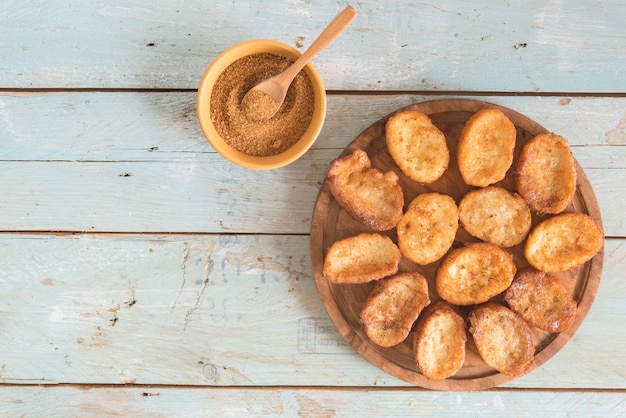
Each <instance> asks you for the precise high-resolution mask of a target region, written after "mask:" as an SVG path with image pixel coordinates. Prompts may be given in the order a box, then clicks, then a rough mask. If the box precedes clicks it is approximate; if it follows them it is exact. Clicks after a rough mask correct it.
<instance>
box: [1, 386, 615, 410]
mask: <svg viewBox="0 0 626 418" xmlns="http://www.w3.org/2000/svg"><path fill="white" fill-rule="evenodd" d="M58 399H63V402H58V401H57V400H58ZM623 401H624V395H623V394H620V393H614V392H594V391H578V392H556V393H555V392H549V391H521V390H518V391H487V392H469V393H468V392H456V393H441V392H428V391H419V390H406V389H404V390H403V389H397V388H388V389H385V390H379V391H376V392H375V393H373V391H372V390H371V389H358V388H356V389H355V388H346V389H331V388H314V389H309V388H291V387H289V388H283V387H261V388H232V387H225V388H213V389H211V388H189V387H188V388H178V387H159V386H156V387H155V386H147V387H140V386H139V387H90V386H78V387H67V386H64V387H37V386H26V387H11V388H4V389H3V390H2V391H1V392H0V414H2V415H3V416H14V415H27V416H42V415H53V416H72V417H93V416H96V415H97V416H102V415H106V416H108V417H128V416H150V417H164V418H169V417H174V416H185V417H189V416H194V417H195V416H206V415H207V414H210V415H216V416H220V417H234V418H238V417H241V416H242V415H246V416H263V417H282V416H299V417H333V416H339V417H342V416H355V415H358V416H360V417H377V416H381V415H385V416H415V415H419V416H421V415H423V414H425V413H428V415H429V416H445V417H451V416H456V415H457V414H458V413H459V411H460V410H462V411H463V413H464V414H467V415H471V416H481V417H494V418H497V417H501V416H502V414H504V413H506V414H508V415H512V416H526V415H527V414H531V416H545V415H548V414H550V415H554V416H562V415H568V416H573V417H586V416H614V417H619V416H623V415H624V414H626V408H625V407H624V402H623ZM379 411H384V414H381V413H379Z"/></svg>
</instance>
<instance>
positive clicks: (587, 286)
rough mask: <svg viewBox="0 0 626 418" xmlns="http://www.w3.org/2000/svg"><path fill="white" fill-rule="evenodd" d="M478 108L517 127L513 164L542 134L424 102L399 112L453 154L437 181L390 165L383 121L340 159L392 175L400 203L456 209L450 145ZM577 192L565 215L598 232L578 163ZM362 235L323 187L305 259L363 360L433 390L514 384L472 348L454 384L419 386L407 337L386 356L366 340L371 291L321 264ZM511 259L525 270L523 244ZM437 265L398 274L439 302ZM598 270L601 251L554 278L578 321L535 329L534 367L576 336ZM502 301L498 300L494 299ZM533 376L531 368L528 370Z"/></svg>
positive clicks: (463, 108)
mask: <svg viewBox="0 0 626 418" xmlns="http://www.w3.org/2000/svg"><path fill="white" fill-rule="evenodd" d="M483 108H499V109H500V110H502V111H503V112H504V113H505V114H506V115H507V116H508V117H509V119H510V120H511V121H512V122H513V124H514V125H515V126H516V128H517V141H516V149H515V157H514V158H515V159H516V158H517V155H519V152H520V150H521V147H522V146H523V145H524V144H525V143H526V142H527V141H528V140H530V139H532V138H533V137H534V136H535V135H537V134H539V133H541V132H545V131H546V130H545V128H543V127H542V126H541V125H539V124H537V123H536V122H534V121H532V120H531V119H528V118H527V117H525V116H523V115H521V114H519V113H517V112H514V111H512V110H510V109H507V108H503V107H500V106H496V105H494V104H491V103H486V102H482V101H471V100H460V99H449V100H436V101H428V102H424V103H420V104H416V105H411V106H408V107H405V108H403V109H400V110H398V111H402V110H409V109H410V110H417V111H420V112H422V113H425V114H426V115H428V116H430V118H431V119H432V121H433V123H434V124H435V125H436V126H437V127H439V129H440V130H441V131H442V132H443V133H444V134H445V135H446V139H447V142H448V147H449V149H450V154H451V156H452V157H451V163H450V166H449V167H448V170H447V171H446V173H444V175H443V176H442V177H441V178H440V179H439V180H437V181H436V182H434V183H432V184H428V185H423V184H418V183H415V182H413V181H411V180H410V179H409V178H408V177H406V176H405V175H404V174H403V173H402V172H401V171H400V170H399V168H398V167H397V166H396V165H395V163H394V162H393V160H392V158H391V156H390V155H389V152H388V150H387V148H386V144H385V135H384V126H385V123H386V121H387V119H388V117H385V118H382V119H381V120H379V121H378V122H376V123H374V124H373V125H372V126H371V127H369V128H368V129H366V130H365V131H364V132H363V133H361V134H360V135H359V136H358V137H357V138H356V139H355V140H354V141H353V142H352V143H351V144H350V145H349V146H348V147H347V148H346V149H345V150H344V152H343V153H342V154H341V155H346V154H349V153H351V152H352V151H353V150H354V149H363V150H365V151H366V152H367V153H368V154H369V156H370V159H371V160H372V165H373V166H374V167H377V168H378V169H380V170H382V171H388V170H393V171H395V172H396V174H398V176H399V177H400V184H401V186H402V188H403V191H404V195H405V202H406V204H408V203H410V202H411V201H412V200H413V198H414V197H415V196H417V195H418V194H420V193H424V192H433V191H436V192H440V193H446V194H448V195H450V196H451V197H452V198H453V199H455V201H456V202H459V201H460V199H461V197H462V196H463V195H464V194H465V193H466V192H467V191H469V190H471V189H472V188H471V187H469V186H467V185H466V184H465V183H464V182H463V181H462V179H461V177H460V173H459V172H458V167H457V166H456V161H455V160H456V159H455V158H454V156H455V155H456V144H457V141H458V137H459V135H460V132H461V130H462V128H463V126H464V124H465V122H466V121H467V119H469V117H470V116H471V115H472V114H474V113H475V112H476V111H478V110H480V109H483ZM577 173H578V180H577V183H578V186H577V193H576V195H575V197H574V199H573V201H572V203H571V204H570V205H569V206H568V208H567V209H566V211H568V212H574V211H575V212H582V213H586V214H588V215H590V216H591V217H592V218H593V219H594V220H595V221H596V222H597V223H598V224H599V225H602V219H601V215H600V208H599V206H598V203H597V200H596V197H595V193H594V191H593V188H592V187H591V184H590V183H589V181H588V179H587V177H586V175H585V174H584V171H582V168H581V167H580V165H578V164H577ZM496 185H498V186H501V187H504V188H506V189H508V190H511V191H514V179H513V173H512V171H509V173H508V174H507V176H506V177H505V179H504V180H503V181H501V182H498V183H496ZM542 219H545V216H537V215H536V214H534V216H533V225H536V224H537V223H538V222H540V221H541V220H542ZM363 231H367V228H365V227H364V226H363V225H361V224H360V223H359V222H358V221H356V220H355V219H353V218H352V217H351V216H350V215H349V214H348V213H347V212H346V211H345V210H344V209H343V208H341V206H340V205H339V204H338V203H337V201H336V200H335V199H334V198H333V197H332V194H331V193H330V190H329V187H328V185H327V184H326V183H325V184H324V185H323V186H322V188H321V190H320V194H319V197H318V201H317V203H316V206H315V210H314V213H313V220H312V222H311V258H312V263H313V271H314V274H315V280H316V283H317V286H318V290H319V292H320V296H321V298H322V301H323V302H324V305H325V307H326V309H327V311H328V313H329V316H330V317H331V319H332V320H333V321H334V322H335V324H336V325H337V328H338V329H339V331H340V333H341V334H342V335H343V336H344V337H345V338H346V340H347V341H348V342H349V343H350V344H351V345H352V346H353V347H354V348H355V350H357V351H358V352H359V353H360V354H361V355H362V356H363V357H365V358H366V359H368V360H369V361H371V362H372V363H373V364H375V365H376V366H378V367H380V368H381V369H383V370H385V371H386V372H388V373H390V374H392V375H394V376H396V377H399V378H401V379H404V380H406V381H408V382H411V383H414V384H416V385H419V386H423V387H428V388H432V389H444V390H477V389H485V388H488V387H492V386H497V385H500V384H502V383H506V382H509V381H511V380H512V378H510V377H508V376H505V375H503V374H500V373H497V372H495V371H494V370H493V369H491V368H489V367H487V366H486V365H485V364H484V363H483V362H482V359H480V356H479V355H478V353H477V352H476V350H475V347H473V345H472V344H468V349H467V357H466V361H465V364H464V366H463V368H462V369H461V370H460V371H459V372H458V373H457V374H456V375H455V376H453V377H452V378H450V379H447V380H445V381H430V380H428V379H425V378H424V377H423V376H422V375H421V373H419V371H418V370H417V367H416V365H415V360H414V358H413V355H412V348H411V346H410V339H411V337H409V338H407V340H406V341H405V342H404V343H403V344H400V345H398V346H395V347H392V348H389V349H384V348H381V347H378V346H376V345H375V344H373V343H372V342H371V341H370V340H369V338H367V336H366V335H365V333H364V330H363V327H362V325H361V323H360V311H361V309H362V306H363V302H364V300H365V299H366V297H367V295H368V294H369V292H370V291H371V289H372V286H373V284H371V283H370V284H367V285H362V286H355V285H334V284H331V283H330V282H329V281H328V280H327V279H326V278H325V277H323V275H322V273H321V271H322V265H323V260H324V256H325V254H326V251H327V249H328V248H329V247H330V245H331V244H332V243H333V242H335V241H337V240H339V239H342V238H345V237H348V236H353V235H356V234H357V233H359V232H363ZM387 235H389V236H390V237H391V238H392V239H397V238H396V236H395V230H392V231H390V232H389V233H387ZM475 241H476V239H475V238H473V237H471V236H469V235H468V234H467V233H466V232H464V231H463V229H462V228H459V232H458V233H457V236H456V239H455V244H453V247H459V246H462V245H463V244H466V243H468V242H475ZM507 251H509V252H510V253H511V254H512V255H513V258H514V260H515V263H516V265H517V267H518V270H521V269H523V268H529V265H528V263H527V262H526V260H525V258H524V255H523V243H522V244H520V245H518V246H516V247H512V248H510V249H507ZM438 264H439V263H438V262H436V263H431V264H429V265H427V266H419V265H416V264H414V263H411V262H410V261H408V260H407V259H405V258H403V260H402V261H401V266H400V270H401V271H419V272H420V273H422V274H423V275H424V276H425V277H426V278H427V279H428V280H429V287H430V289H431V292H430V293H431V300H432V301H433V302H435V301H437V300H438V299H439V298H438V296H437V295H436V293H435V292H433V291H432V289H434V282H433V279H434V277H435V273H436V269H437V266H438ZM602 265H603V251H600V252H599V253H598V254H596V256H595V257H594V258H593V259H592V260H591V261H590V262H588V263H586V264H585V265H583V266H580V267H578V268H574V269H571V270H568V271H566V272H562V273H559V274H558V276H559V277H560V278H561V279H562V280H563V282H564V283H565V284H566V286H567V287H568V290H569V292H570V294H571V295H572V297H573V298H574V300H576V301H577V303H578V314H577V319H576V322H575V324H574V326H572V327H571V328H570V329H569V330H567V331H565V332H562V333H560V334H550V333H546V332H541V331H539V330H537V329H535V330H534V340H535V351H536V353H535V363H534V366H533V368H535V367H538V366H540V365H541V364H543V363H544V362H545V361H547V360H548V359H549V358H550V357H552V356H553V355H554V354H555V353H556V352H558V351H559V350H560V349H561V348H562V347H563V346H564V345H565V344H566V343H567V341H568V340H569V339H570V338H571V337H572V336H573V335H574V333H575V331H576V329H577V328H578V327H579V326H580V324H581V323H582V321H583V320H584V318H585V316H586V314H587V312H588V311H589V309H590V307H591V304H592V302H593V300H594V298H595V295H596V292H597V289H598V286H599V281H600V277H601V272H602ZM492 300H494V301H500V299H498V297H496V298H494V299H492ZM531 370H532V368H531Z"/></svg>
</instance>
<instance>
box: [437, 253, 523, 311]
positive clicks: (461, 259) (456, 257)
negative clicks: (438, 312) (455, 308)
mask: <svg viewBox="0 0 626 418" xmlns="http://www.w3.org/2000/svg"><path fill="white" fill-rule="evenodd" d="M516 271H517V268H516V267H515V263H514V262H513V256H512V255H511V254H509V253H508V252H506V251H504V250H502V249H501V248H500V247H498V246H497V245H494V244H491V243H487V242H480V243H478V242H477V243H473V244H468V245H467V246H465V247H460V248H457V249H455V250H452V251H451V252H450V253H449V254H448V255H447V256H446V257H445V258H444V259H443V261H442V262H441V264H440V265H439V267H438V269H437V276H436V279H435V287H436V290H437V294H439V296H441V298H442V299H444V300H446V301H448V302H450V303H452V304H455V305H461V306H467V305H476V304H479V303H483V302H486V301H488V300H489V299H491V298H492V297H493V296H495V295H497V294H500V293H502V292H504V291H505V290H506V289H507V288H508V287H509V285H510V284H511V282H512V281H513V278H514V277H515V272H516Z"/></svg>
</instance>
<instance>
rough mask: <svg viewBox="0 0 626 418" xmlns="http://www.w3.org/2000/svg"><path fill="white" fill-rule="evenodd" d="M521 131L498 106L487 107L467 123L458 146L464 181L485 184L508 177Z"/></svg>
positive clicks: (476, 184)
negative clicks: (518, 132)
mask: <svg viewBox="0 0 626 418" xmlns="http://www.w3.org/2000/svg"><path fill="white" fill-rule="evenodd" d="M516 135H517V131H516V129H515V125H513V123H512V122H511V121H510V120H509V118H507V117H506V115H505V114H504V113H502V112H501V111H500V110H498V109H483V110H480V111H478V112H476V113H475V114H474V115H472V117H471V118H469V120H468V121H467V122H466V123H465V126H464V127H463V131H462V132H461V136H460V137H459V145H458V148H457V153H456V157H457V163H458V166H459V170H460V172H461V177H463V181H465V183H467V184H469V185H471V186H479V187H484V186H488V185H490V184H493V183H495V182H498V181H500V180H502V179H503V178H504V176H505V175H506V172H507V171H508V169H509V168H510V167H511V164H512V163H513V149H514V148H515V137H516Z"/></svg>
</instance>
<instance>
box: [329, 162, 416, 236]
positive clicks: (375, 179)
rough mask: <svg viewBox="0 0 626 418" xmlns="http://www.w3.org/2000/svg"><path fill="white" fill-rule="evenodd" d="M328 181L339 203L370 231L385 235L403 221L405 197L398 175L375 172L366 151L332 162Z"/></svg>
mask: <svg viewBox="0 0 626 418" xmlns="http://www.w3.org/2000/svg"><path fill="white" fill-rule="evenodd" d="M326 178H327V180H328V185H329V186H330V191H331V193H332V194H333V196H334V197H335V199H337V202H339V204H340V205H341V206H342V207H343V208H344V209H345V210H347V211H348V212H349V213H350V214H351V215H352V216H354V217H355V218H356V219H357V220H359V221H360V222H362V223H363V224H364V225H365V226H367V227H368V228H370V229H373V230H375V231H386V230H389V229H391V228H393V227H395V226H396V224H397V223H398V221H399V220H400V218H401V217H402V208H403V206H404V196H403V194H402V188H401V187H400V184H399V183H398V176H397V174H396V173H394V172H393V171H387V172H386V173H383V172H381V171H380V170H377V169H376V168H373V167H372V164H371V162H370V159H369V157H368V156H367V153H366V152H365V151H363V150H356V151H354V152H353V153H352V154H350V155H347V156H345V157H342V158H338V159H336V160H334V161H332V162H331V163H330V169H329V170H328V174H327V176H326Z"/></svg>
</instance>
